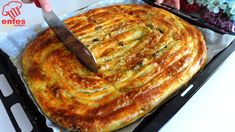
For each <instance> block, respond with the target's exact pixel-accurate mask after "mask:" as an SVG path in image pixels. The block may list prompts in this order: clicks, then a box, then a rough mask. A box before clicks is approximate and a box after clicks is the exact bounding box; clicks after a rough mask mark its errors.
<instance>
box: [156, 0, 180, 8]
mask: <svg viewBox="0 0 235 132" xmlns="http://www.w3.org/2000/svg"><path fill="white" fill-rule="evenodd" d="M163 2H164V3H166V4H167V5H169V6H172V7H175V8H176V9H178V10H179V9H180V0H156V2H155V4H161V3H163Z"/></svg>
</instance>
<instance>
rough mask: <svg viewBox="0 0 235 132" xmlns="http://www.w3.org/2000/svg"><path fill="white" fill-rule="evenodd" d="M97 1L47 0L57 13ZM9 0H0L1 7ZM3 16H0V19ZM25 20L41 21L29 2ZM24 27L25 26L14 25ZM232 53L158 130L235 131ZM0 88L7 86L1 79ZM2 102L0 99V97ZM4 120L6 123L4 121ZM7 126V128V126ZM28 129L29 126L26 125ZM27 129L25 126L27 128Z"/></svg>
mask: <svg viewBox="0 0 235 132" xmlns="http://www.w3.org/2000/svg"><path fill="white" fill-rule="evenodd" d="M97 1H99V0H86V1H84V0H66V2H62V1H60V2H58V0H50V2H51V4H52V6H53V9H54V11H55V12H56V14H57V15H63V14H65V13H67V12H72V11H74V10H76V9H79V8H81V7H85V6H87V5H90V4H92V3H94V2H97ZM7 2H8V0H2V1H1V2H0V8H2V7H3V4H4V3H7ZM3 18H4V17H3V16H2V15H0V19H3ZM19 18H21V19H25V20H26V21H27V23H26V25H25V26H27V27H30V26H33V25H35V24H39V23H41V22H43V19H42V14H41V11H40V10H39V9H36V8H35V7H34V5H32V4H27V5H26V4H23V6H22V12H21V15H20V16H19ZM13 28H15V27H6V26H2V25H0V34H1V33H6V32H9V31H11V30H12V29H13ZM17 28H19V29H20V28H24V27H17ZM234 82H235V52H233V54H232V55H230V57H229V58H228V59H227V60H226V61H225V63H224V64H223V65H222V66H221V67H220V68H219V69H218V71H216V73H215V74H214V75H213V76H212V77H211V78H210V79H209V80H208V81H207V83H206V84H204V85H203V86H202V88H200V90H199V91H198V92H197V93H196V94H195V95H194V96H193V97H192V98H191V99H190V100H189V101H188V102H187V103H186V105H184V107H183V108H182V109H181V110H180V111H179V112H178V113H177V114H176V115H175V116H174V117H173V118H172V119H171V120H170V121H169V122H168V123H167V124H165V125H164V126H163V127H162V129H161V130H160V131H161V132H172V131H174V132H189V131H190V132H198V131H200V132H201V131H205V132H208V131H213V132H221V131H225V132H234V131H235V125H234V124H235V103H234V100H235V86H234V84H233V83H234ZM0 83H1V85H0V87H2V88H3V87H6V86H5V85H6V84H5V83H3V81H0ZM0 105H1V100H0ZM2 113H5V111H4V108H2V107H1V106H0V130H5V131H8V132H11V131H12V130H13V129H12V126H11V125H5V124H4V123H6V122H9V121H8V117H7V116H6V115H2ZM5 121H6V122H5ZM8 126H9V127H8ZM28 128H30V126H29V127H28ZM26 130H27V129H26Z"/></svg>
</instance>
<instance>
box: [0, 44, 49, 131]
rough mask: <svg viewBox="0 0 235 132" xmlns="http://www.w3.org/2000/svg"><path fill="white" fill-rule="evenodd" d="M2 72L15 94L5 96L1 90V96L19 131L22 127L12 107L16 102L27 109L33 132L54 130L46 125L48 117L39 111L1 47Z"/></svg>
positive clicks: (0, 68) (0, 70) (0, 66)
mask: <svg viewBox="0 0 235 132" xmlns="http://www.w3.org/2000/svg"><path fill="white" fill-rule="evenodd" d="M0 74H4V76H5V77H6V79H7V81H8V83H9V84H10V86H11V88H12V90H13V94H11V95H10V96H8V97H4V96H3V93H2V92H1V90H0V98H1V100H2V102H3V105H4V107H5V109H6V111H7V113H8V115H9V118H10V120H11V123H12V125H13V126H14V128H15V130H16V131H17V132H20V131H21V129H20V127H19V126H18V124H17V122H16V120H15V118H14V116H13V113H12V112H11V110H10V108H11V106H13V105H14V104H16V103H20V104H21V106H22V108H23V110H24V111H25V113H26V115H27V117H28V119H29V121H30V122H31V124H32V126H33V130H32V131H33V132H52V130H51V129H50V128H48V127H47V126H46V123H45V122H46V119H45V118H44V116H43V115H42V114H41V113H40V112H39V111H38V109H37V107H36V105H35V104H34V102H33V101H32V99H31V98H30V97H29V95H28V93H27V91H26V88H25V86H24V84H23V82H22V80H21V78H20V76H19V75H18V72H17V69H16V67H15V66H14V65H13V64H12V62H11V60H10V59H9V56H8V55H7V54H6V53H4V52H3V51H2V50H1V49H0Z"/></svg>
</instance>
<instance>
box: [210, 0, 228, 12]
mask: <svg viewBox="0 0 235 132" xmlns="http://www.w3.org/2000/svg"><path fill="white" fill-rule="evenodd" d="M225 1H226V0H211V1H210V2H209V3H208V5H207V8H208V10H209V11H211V12H214V13H219V11H220V9H222V10H224V9H226V8H227V5H226V4H225Z"/></svg>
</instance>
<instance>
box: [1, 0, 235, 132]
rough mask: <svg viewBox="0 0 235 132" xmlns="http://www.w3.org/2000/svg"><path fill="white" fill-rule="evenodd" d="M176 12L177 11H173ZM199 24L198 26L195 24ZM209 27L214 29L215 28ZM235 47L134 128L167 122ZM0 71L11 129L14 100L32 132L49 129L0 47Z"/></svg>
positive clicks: (155, 126) (146, 130)
mask: <svg viewBox="0 0 235 132" xmlns="http://www.w3.org/2000/svg"><path fill="white" fill-rule="evenodd" d="M145 1H146V2H147V3H149V4H150V2H153V0H145ZM176 15H177V14H176ZM182 18H183V19H185V20H186V21H189V22H190V23H192V24H195V25H198V23H195V22H194V21H192V20H191V19H189V18H187V19H186V18H184V17H182ZM198 26H200V25H198ZM202 27H207V26H205V25H204V26H202ZM207 28H210V29H212V30H214V31H216V32H219V31H217V29H213V28H211V27H207ZM234 50H235V41H234V42H232V43H231V44H230V45H229V46H228V47H227V48H226V49H224V50H223V51H221V52H220V53H219V54H218V55H217V56H215V57H214V58H213V59H212V60H211V61H210V63H208V64H207V65H206V67H205V68H204V69H203V70H202V71H201V72H199V73H198V74H197V75H196V76H195V77H194V78H193V79H192V80H191V81H190V82H189V83H188V84H186V85H185V86H183V87H182V89H181V90H180V91H179V92H177V94H175V95H174V96H172V97H171V98H170V99H169V100H168V101H166V102H165V103H164V104H162V105H161V106H160V107H159V108H157V109H156V110H155V111H154V112H153V113H151V114H150V115H149V116H147V117H146V118H144V120H143V121H142V123H141V124H140V125H139V126H138V127H137V128H136V129H135V130H134V131H135V132H139V131H140V132H142V131H143V132H149V131H158V130H159V129H160V128H161V127H162V126H163V125H164V124H165V123H166V122H167V121H169V120H170V119H171V118H172V117H173V116H174V115H175V114H176V113H177V112H178V111H179V110H180V109H181V108H182V107H183V105H184V104H185V103H186V102H187V101H188V100H189V99H190V98H191V97H192V96H193V95H194V94H195V93H196V92H197V91H198V90H199V89H200V88H201V86H202V85H203V84H204V83H205V82H206V81H207V80H208V79H209V78H210V77H211V76H212V75H213V73H214V72H215V71H216V70H217V69H218V68H219V67H220V66H221V65H222V64H223V62H224V61H225V60H226V58H227V57H228V56H230V54H231V53H232V52H233V51H234ZM0 73H2V74H4V75H5V77H6V78H7V80H8V82H9V84H10V85H11V87H12V89H13V91H14V92H13V94H12V95H10V96H9V97H4V96H3V94H2V93H1V91H0V98H1V100H2V102H3V104H4V106H5V108H6V111H7V112H8V115H9V117H10V119H11V122H12V124H13V126H14V127H15V130H16V131H17V132H18V131H20V128H19V126H18V125H17V123H16V120H15V119H14V117H13V114H12V113H11V112H10V107H11V106H12V105H13V104H15V103H20V104H21V105H22V107H23V109H24V111H25V113H26V115H27V117H28V118H29V120H30V122H31V124H32V126H33V132H52V130H51V129H50V128H48V127H47V126H46V119H45V117H44V116H43V115H42V114H41V113H40V112H39V111H38V109H37V107H36V105H35V104H34V102H33V101H32V99H31V98H30V97H29V95H28V93H27V91H26V88H25V86H24V84H23V82H22V80H21V78H20V76H19V75H18V72H17V69H16V67H15V66H14V65H13V64H12V62H11V60H10V59H9V56H8V55H7V54H6V53H4V52H3V51H2V50H1V49H0ZM190 85H193V87H192V88H191V89H190V90H189V91H188V92H187V93H186V94H185V95H184V96H183V97H181V94H182V93H183V92H184V91H185V90H186V89H187V88H188V86H190Z"/></svg>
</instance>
